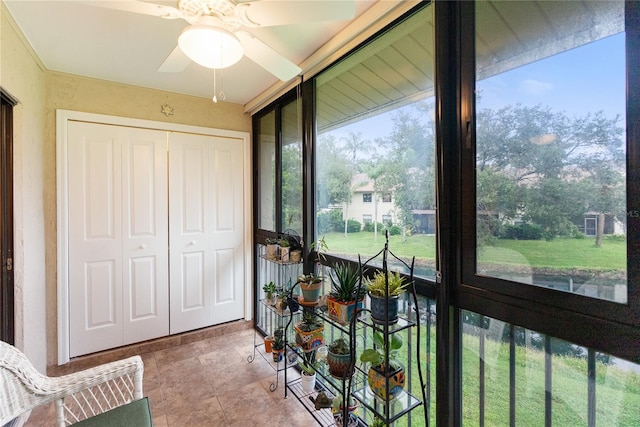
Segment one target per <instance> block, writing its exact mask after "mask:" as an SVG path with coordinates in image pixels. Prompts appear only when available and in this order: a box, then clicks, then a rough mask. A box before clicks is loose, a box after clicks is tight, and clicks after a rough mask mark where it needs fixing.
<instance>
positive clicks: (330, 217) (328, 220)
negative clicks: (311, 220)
mask: <svg viewBox="0 0 640 427" xmlns="http://www.w3.org/2000/svg"><path fill="white" fill-rule="evenodd" d="M316 221H317V227H318V234H325V233H331V232H333V231H337V232H340V231H343V230H344V221H343V220H342V210H340V209H332V210H330V211H324V212H319V213H318V216H317V217H316Z"/></svg>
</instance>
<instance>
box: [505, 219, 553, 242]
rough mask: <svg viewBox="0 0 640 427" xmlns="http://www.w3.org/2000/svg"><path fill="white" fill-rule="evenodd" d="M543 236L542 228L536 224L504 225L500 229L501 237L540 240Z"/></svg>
mask: <svg viewBox="0 0 640 427" xmlns="http://www.w3.org/2000/svg"><path fill="white" fill-rule="evenodd" d="M542 237H543V230H542V227H540V226H539V225H537V224H528V223H524V224H518V225H505V226H504V228H503V230H502V238H503V239H512V240H540V239H542Z"/></svg>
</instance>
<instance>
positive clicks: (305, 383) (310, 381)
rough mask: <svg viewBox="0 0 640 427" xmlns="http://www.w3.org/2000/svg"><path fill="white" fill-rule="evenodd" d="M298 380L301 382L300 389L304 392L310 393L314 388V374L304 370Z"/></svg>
mask: <svg viewBox="0 0 640 427" xmlns="http://www.w3.org/2000/svg"><path fill="white" fill-rule="evenodd" d="M300 381H301V382H302V391H304V392H305V393H306V394H311V393H313V392H314V391H315V389H316V374H315V372H314V373H313V375H309V374H307V373H305V372H303V373H302V375H301V376H300Z"/></svg>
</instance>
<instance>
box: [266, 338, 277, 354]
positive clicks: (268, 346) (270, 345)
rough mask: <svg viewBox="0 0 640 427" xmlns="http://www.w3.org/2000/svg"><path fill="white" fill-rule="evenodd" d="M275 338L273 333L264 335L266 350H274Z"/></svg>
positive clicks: (270, 351) (267, 351)
mask: <svg viewBox="0 0 640 427" xmlns="http://www.w3.org/2000/svg"><path fill="white" fill-rule="evenodd" d="M274 341H275V338H274V336H273V335H267V336H265V337H264V352H265V353H272V352H273V342H274Z"/></svg>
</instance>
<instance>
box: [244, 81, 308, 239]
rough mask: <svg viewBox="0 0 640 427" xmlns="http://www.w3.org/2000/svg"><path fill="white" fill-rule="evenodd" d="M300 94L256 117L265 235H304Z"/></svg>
mask: <svg viewBox="0 0 640 427" xmlns="http://www.w3.org/2000/svg"><path fill="white" fill-rule="evenodd" d="M300 111H301V101H300V97H299V94H295V93H291V94H289V96H288V97H287V98H285V99H283V100H281V101H279V102H277V103H275V104H274V105H273V106H271V107H270V108H269V109H268V111H266V112H264V113H262V114H260V115H258V116H256V117H255V118H254V128H255V129H256V131H255V133H256V150H255V153H256V156H255V159H256V162H257V164H258V173H257V175H256V176H255V177H254V185H255V188H256V189H257V194H258V196H257V198H256V200H257V209H256V218H257V230H258V231H259V232H260V233H261V234H262V235H263V237H274V235H277V234H282V233H285V232H286V233H289V234H294V235H296V234H297V235H299V236H302V234H303V232H302V223H303V222H302V206H303V200H302V194H303V191H302V130H301V127H302V124H301V122H300Z"/></svg>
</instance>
